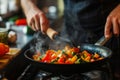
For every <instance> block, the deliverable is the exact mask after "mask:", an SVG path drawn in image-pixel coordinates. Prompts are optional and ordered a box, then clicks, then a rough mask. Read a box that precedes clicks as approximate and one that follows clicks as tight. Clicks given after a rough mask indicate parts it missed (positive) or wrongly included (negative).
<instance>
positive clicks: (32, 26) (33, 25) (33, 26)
mask: <svg viewBox="0 0 120 80" xmlns="http://www.w3.org/2000/svg"><path fill="white" fill-rule="evenodd" d="M31 28H32V29H33V30H34V31H37V29H36V27H35V21H34V20H33V21H32V24H31Z"/></svg>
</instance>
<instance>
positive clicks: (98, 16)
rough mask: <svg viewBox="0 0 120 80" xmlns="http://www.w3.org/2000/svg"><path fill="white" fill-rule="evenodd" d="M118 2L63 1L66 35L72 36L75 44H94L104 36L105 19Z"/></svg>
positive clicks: (96, 0) (93, 0) (95, 0)
mask: <svg viewBox="0 0 120 80" xmlns="http://www.w3.org/2000/svg"><path fill="white" fill-rule="evenodd" d="M119 2H120V1H119V0H64V5H65V10H64V14H65V15H64V17H65V31H66V33H67V34H68V36H72V37H71V38H72V39H73V40H75V42H77V41H79V42H90V43H94V42H95V41H96V40H97V39H98V38H100V37H101V36H103V35H104V25H105V22H106V18H107V16H108V15H109V13H110V12H111V11H112V10H113V9H114V8H115V7H116V6H117V5H118V4H119ZM78 37H80V38H78ZM92 39H95V40H92ZM79 42H77V43H79Z"/></svg>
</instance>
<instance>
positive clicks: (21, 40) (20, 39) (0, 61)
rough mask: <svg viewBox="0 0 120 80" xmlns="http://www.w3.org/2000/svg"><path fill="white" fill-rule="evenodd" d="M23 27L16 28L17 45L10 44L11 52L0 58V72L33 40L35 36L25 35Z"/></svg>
mask: <svg viewBox="0 0 120 80" xmlns="http://www.w3.org/2000/svg"><path fill="white" fill-rule="evenodd" d="M23 29H24V28H23V27H14V28H13V30H15V31H16V34H17V41H16V43H15V44H9V46H10V50H9V52H8V53H7V54H6V55H4V56H3V57H0V71H1V70H2V69H3V68H5V66H6V65H7V64H8V63H9V62H10V61H11V60H12V59H13V58H14V57H15V56H17V55H18V54H19V51H20V50H21V49H22V48H23V47H24V46H25V45H26V44H27V43H28V42H29V41H30V40H31V39H32V38H33V35H28V34H25V33H24V32H23V31H24V30H23Z"/></svg>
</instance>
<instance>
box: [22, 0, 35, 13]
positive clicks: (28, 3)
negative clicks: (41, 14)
mask: <svg viewBox="0 0 120 80" xmlns="http://www.w3.org/2000/svg"><path fill="white" fill-rule="evenodd" d="M21 6H22V9H23V11H24V13H25V15H27V14H28V12H29V11H30V10H31V9H34V8H36V0H21Z"/></svg>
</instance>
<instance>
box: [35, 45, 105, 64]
mask: <svg viewBox="0 0 120 80" xmlns="http://www.w3.org/2000/svg"><path fill="white" fill-rule="evenodd" d="M33 59H34V60H36V61H39V62H45V63H53V64H79V63H85V62H94V61H97V60H102V59H103V57H102V56H100V55H99V54H98V53H89V52H88V51H86V50H84V51H80V48H77V47H72V48H71V47H69V46H66V47H65V48H64V49H63V50H57V51H55V50H47V51H46V53H45V54H44V55H41V54H40V53H36V54H35V55H33Z"/></svg>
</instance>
